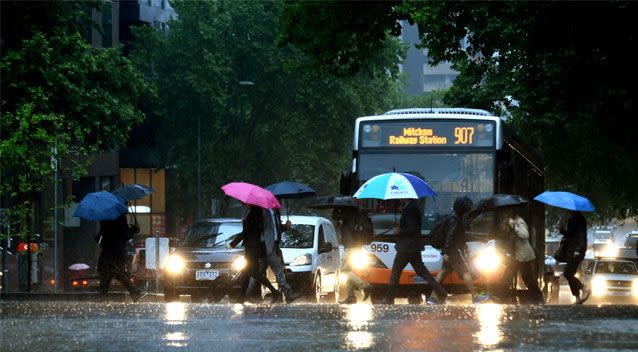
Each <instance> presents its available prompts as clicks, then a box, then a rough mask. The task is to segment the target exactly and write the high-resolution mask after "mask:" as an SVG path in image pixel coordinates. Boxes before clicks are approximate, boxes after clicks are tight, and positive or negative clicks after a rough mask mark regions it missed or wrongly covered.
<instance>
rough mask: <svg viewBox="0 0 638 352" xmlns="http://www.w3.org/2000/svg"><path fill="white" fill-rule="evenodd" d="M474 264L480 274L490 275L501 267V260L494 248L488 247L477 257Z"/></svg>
mask: <svg viewBox="0 0 638 352" xmlns="http://www.w3.org/2000/svg"><path fill="white" fill-rule="evenodd" d="M474 263H475V264H476V267H477V269H478V270H479V271H480V272H483V273H490V272H493V271H494V270H496V269H497V268H498V267H499V265H500V264H501V258H500V257H499V256H498V254H497V253H496V250H495V249H494V247H487V248H485V249H483V250H482V251H481V252H480V253H479V254H478V255H477V256H476V258H475V259H474Z"/></svg>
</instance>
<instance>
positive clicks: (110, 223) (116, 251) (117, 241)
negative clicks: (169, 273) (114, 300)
mask: <svg viewBox="0 0 638 352" xmlns="http://www.w3.org/2000/svg"><path fill="white" fill-rule="evenodd" d="M133 235H134V231H133V230H132V229H131V228H130V227H129V226H128V223H127V222H126V216H125V215H124V214H122V215H120V216H119V217H117V218H116V219H114V220H102V221H100V232H99V234H98V239H99V243H100V247H101V249H102V250H101V252H100V257H99V259H98V274H99V276H100V292H101V293H103V294H106V293H108V290H109V286H110V284H111V280H113V278H115V279H117V280H119V281H120V282H121V283H122V285H124V287H126V289H127V290H128V291H129V294H130V295H131V299H133V301H137V300H138V299H139V298H140V297H141V292H140V290H138V289H137V288H136V287H135V286H133V283H132V282H131V276H130V274H129V272H128V267H127V265H126V264H127V258H128V256H127V253H126V246H127V244H128V241H129V240H131V239H132V238H133Z"/></svg>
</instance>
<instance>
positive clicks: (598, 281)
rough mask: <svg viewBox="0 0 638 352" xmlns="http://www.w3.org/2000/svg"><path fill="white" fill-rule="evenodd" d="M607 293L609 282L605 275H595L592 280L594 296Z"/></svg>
mask: <svg viewBox="0 0 638 352" xmlns="http://www.w3.org/2000/svg"><path fill="white" fill-rule="evenodd" d="M605 293H607V282H606V281H605V279H604V278H603V277H600V276H598V277H594V278H593V279H592V280H591V294H592V295H594V296H602V295H604V294H605Z"/></svg>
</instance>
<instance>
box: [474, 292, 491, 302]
mask: <svg viewBox="0 0 638 352" xmlns="http://www.w3.org/2000/svg"><path fill="white" fill-rule="evenodd" d="M488 299H490V295H488V294H487V293H479V294H477V295H476V296H474V297H472V303H474V304H480V303H483V302H485V301H487V300H488Z"/></svg>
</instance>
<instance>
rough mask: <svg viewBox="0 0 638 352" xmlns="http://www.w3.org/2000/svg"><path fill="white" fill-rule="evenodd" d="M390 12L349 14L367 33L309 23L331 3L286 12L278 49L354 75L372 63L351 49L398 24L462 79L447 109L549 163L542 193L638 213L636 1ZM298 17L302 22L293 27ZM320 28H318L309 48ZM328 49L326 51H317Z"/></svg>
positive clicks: (406, 4) (604, 212)
mask: <svg viewBox="0 0 638 352" xmlns="http://www.w3.org/2000/svg"><path fill="white" fill-rule="evenodd" d="M386 5H387V6H386V7H385V10H380V11H379V12H376V11H368V10H362V11H359V12H358V13H356V12H349V11H346V12H347V14H346V15H345V16H353V13H354V17H357V15H360V16H361V18H365V20H366V21H368V22H369V23H371V24H373V25H372V26H371V27H370V28H369V29H366V28H365V27H350V26H348V25H345V24H342V23H333V22H331V21H324V22H323V23H321V24H320V25H313V22H311V20H312V19H313V18H314V16H316V18H317V19H324V17H325V16H324V15H323V14H324V13H330V12H331V11H333V10H334V4H333V3H329V4H327V5H324V4H323V3H321V2H310V3H301V4H292V5H290V6H288V7H287V15H286V16H287V17H286V18H288V22H287V26H286V27H285V30H286V31H287V32H290V33H286V34H284V35H283V36H282V38H283V39H282V40H283V41H285V42H289V43H293V44H294V45H295V46H296V47H298V48H300V50H302V51H303V52H305V53H307V54H309V55H311V56H313V57H314V59H313V60H312V62H319V63H320V65H319V66H322V65H323V66H332V68H327V69H326V70H328V71H330V70H332V71H336V72H356V69H357V67H356V66H352V67H350V66H348V63H350V62H361V63H362V65H361V66H360V67H365V65H364V64H365V63H366V62H367V56H368V55H367V54H366V53H365V52H364V51H363V50H357V47H358V44H354V43H357V42H358V40H359V39H361V38H363V37H365V36H366V35H372V36H376V35H378V34H379V33H392V32H394V33H395V34H396V31H395V29H396V27H395V24H389V23H387V22H385V21H384V20H385V19H387V18H389V17H392V18H395V19H396V18H402V19H407V20H408V21H410V22H411V23H416V24H417V25H418V26H419V32H420V36H421V42H422V44H423V46H424V47H427V48H428V53H429V55H430V59H431V63H433V64H435V63H438V62H441V61H450V62H452V64H453V68H454V69H456V70H457V71H459V73H460V75H459V76H458V77H457V79H456V80H455V82H454V86H453V87H452V88H451V89H449V91H448V92H447V94H446V97H445V99H444V103H445V104H446V105H449V106H471V107H475V108H482V109H486V110H491V111H494V112H495V113H497V114H502V115H505V116H509V117H510V119H509V120H508V123H509V124H511V125H512V126H513V127H514V129H515V130H516V131H517V132H518V134H519V136H520V137H522V138H523V139H524V141H525V142H526V143H527V144H529V145H531V147H532V148H533V149H536V150H538V151H539V152H540V153H541V154H542V156H543V157H544V159H545V163H546V186H547V188H550V189H564V190H571V191H573V192H576V193H580V194H583V195H585V196H587V197H589V198H590V199H591V200H592V201H593V202H594V203H595V204H596V205H597V209H598V211H599V215H600V216H602V217H603V218H604V217H612V216H613V217H621V218H622V217H627V216H632V215H636V214H637V213H638V183H636V181H635V180H636V179H638V162H637V160H636V155H638V143H635V138H634V137H635V133H634V132H633V129H631V128H627V126H628V125H630V121H631V119H635V116H636V104H635V97H636V85H635V82H634V79H633V77H634V76H635V74H633V73H634V71H635V67H636V65H635V62H634V61H635V60H634V58H633V56H632V55H629V54H628V52H627V50H628V49H627V48H631V47H634V46H635V44H636V38H638V36H636V34H637V33H636V26H635V25H634V22H635V20H634V18H635V14H636V10H637V9H638V5H636V3H634V2H627V1H616V2H596V3H587V4H585V3H570V2H529V1H507V2H505V1H499V2H466V1H446V2H443V1H403V2H401V3H395V2H393V3H390V2H387V3H386ZM346 7H348V6H346ZM366 16H370V17H372V18H366ZM296 18H300V19H301V20H300V22H301V24H299V25H297V24H295V23H294V21H295V19H296ZM307 19H311V20H307ZM318 26H325V28H319V29H318V33H319V34H318V35H317V36H316V37H314V38H312V37H311V34H312V33H314V32H315V30H317V29H316V27H318ZM326 33H328V34H334V33H339V35H338V36H337V35H326ZM373 43H374V42H373ZM323 45H325V46H326V47H327V48H328V50H326V51H321V50H319V49H320V48H322V46H323ZM363 45H364V46H365V45H366V43H364V44H363ZM351 48H353V49H352V50H351ZM344 67H345V68H346V69H351V70H344Z"/></svg>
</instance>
